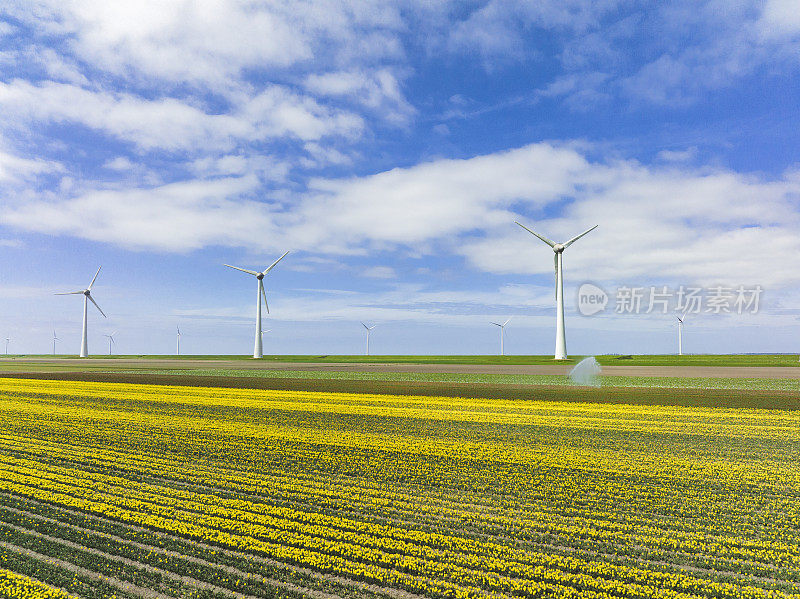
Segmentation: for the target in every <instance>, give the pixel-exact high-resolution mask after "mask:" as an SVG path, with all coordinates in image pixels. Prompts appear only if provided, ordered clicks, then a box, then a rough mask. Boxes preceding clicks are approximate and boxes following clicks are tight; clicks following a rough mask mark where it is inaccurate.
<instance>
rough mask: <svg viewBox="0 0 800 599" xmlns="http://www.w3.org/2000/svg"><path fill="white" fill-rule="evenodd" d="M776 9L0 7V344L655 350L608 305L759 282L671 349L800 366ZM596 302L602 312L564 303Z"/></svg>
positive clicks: (652, 319) (796, 241)
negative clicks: (581, 291) (89, 291)
mask: <svg viewBox="0 0 800 599" xmlns="http://www.w3.org/2000/svg"><path fill="white" fill-rule="evenodd" d="M794 4H795V3H794V2H792V1H790V0H766V1H761V2H749V1H733V0H728V1H724V2H723V1H720V2H696V1H691V2H688V1H687V2H664V3H634V2H616V1H614V0H605V1H601V2H589V1H583V0H567V1H564V0H560V1H557V2H556V1H553V2H550V1H548V0H545V1H543V2H535V3H534V2H522V1H514V0H489V1H482V2H455V3H452V2H445V1H443V2H437V3H429V2H413V1H399V2H397V1H395V2H390V3H378V2H360V1H358V2H349V3H346V4H345V5H343V3H336V2H326V1H325V2H323V1H320V2H314V1H309V2H301V3H298V2H288V1H287V2H281V1H274V2H259V1H250V2H233V1H231V0H214V1H211V0H197V1H192V2H190V1H175V2H162V1H160V0H159V1H156V0H152V1H147V2H130V3H108V2H102V1H100V0H96V1H95V0H74V1H64V0H59V1H55V0H36V1H27V2H19V3H18V2H15V1H14V0H11V1H10V2H5V3H3V6H2V7H0V202H2V210H0V256H1V257H2V260H1V261H0V265H1V266H0V305H2V311H0V336H2V337H10V338H11V340H12V341H11V342H10V344H9V348H10V351H11V352H14V353H34V352H36V353H40V352H48V351H51V350H52V335H53V330H54V329H55V330H56V332H57V334H58V337H59V338H60V341H59V345H58V350H59V352H64V353H74V352H77V350H78V347H79V331H80V317H81V306H80V299H79V298H75V297H56V296H54V295H52V294H53V293H54V292H58V291H71V290H74V289H79V288H82V287H83V286H85V285H86V284H88V282H89V280H90V279H91V277H92V275H93V273H94V271H95V270H96V268H97V266H99V265H101V264H102V265H103V271H102V273H101V275H100V277H99V279H98V282H97V284H96V287H95V292H94V295H95V297H96V299H97V301H98V303H99V304H100V306H101V307H103V309H104V311H105V312H106V313H107V314H108V319H103V318H102V317H101V316H100V314H99V313H97V312H96V311H94V312H92V313H91V314H90V328H89V334H90V351H92V352H97V353H99V352H103V351H107V345H106V341H105V338H104V337H103V334H104V333H110V332H112V331H118V333H117V337H116V338H117V351H119V352H120V353H170V352H172V351H174V342H175V338H174V337H175V336H174V331H175V326H176V325H180V327H181V330H182V332H183V333H184V336H183V341H182V348H183V350H184V351H185V352H186V353H241V354H245V353H249V352H250V351H251V347H252V337H253V312H254V308H255V307H254V305H253V303H254V297H253V296H254V295H255V287H256V285H255V281H254V280H252V279H251V278H249V277H248V276H246V275H244V274H243V273H238V272H236V271H232V270H230V269H227V268H224V267H223V266H222V264H223V263H230V264H236V265H239V266H243V267H245V268H252V269H255V268H264V267H266V266H267V265H268V264H269V263H271V262H272V261H273V260H274V259H275V258H276V257H277V256H279V255H280V254H281V253H283V252H284V251H286V250H287V249H288V250H291V253H290V254H289V256H288V257H287V258H286V259H285V260H284V261H283V262H281V264H280V265H279V266H278V267H277V268H276V269H275V270H274V271H273V272H272V273H270V275H269V276H268V277H267V281H266V282H267V290H268V295H269V299H270V309H271V314H270V316H269V319H268V322H267V323H266V324H265V328H268V329H270V332H269V333H267V334H266V336H265V351H266V352H268V353H310V354H332V353H359V352H361V351H363V347H364V331H363V328H362V327H361V325H360V324H359V321H362V320H363V321H367V322H369V323H377V324H378V328H376V329H375V331H374V332H373V336H372V341H371V349H372V351H373V353H493V352H496V351H497V349H498V345H499V343H498V340H497V330H496V327H493V326H491V325H490V324H489V321H491V320H497V319H500V318H502V319H505V318H507V317H509V316H513V317H514V318H513V320H512V322H511V324H510V325H509V326H508V328H507V342H506V349H507V351H508V352H509V353H543V354H544V353H549V352H552V346H553V337H554V332H553V329H554V308H553V274H552V257H551V256H552V252H551V251H550V250H549V249H548V248H547V247H546V246H545V245H544V244H542V243H541V242H539V241H538V240H536V239H535V238H533V237H531V236H530V235H529V234H527V233H526V232H525V231H523V230H522V229H520V228H519V227H517V226H516V225H514V220H520V221H521V222H524V223H526V224H527V225H528V226H530V227H531V228H533V229H534V230H537V231H539V232H541V233H543V234H545V235H547V236H549V237H551V238H555V239H557V240H560V239H568V238H570V237H572V236H573V235H576V234H577V233H579V232H581V231H583V230H585V229H587V228H588V227H590V226H592V225H595V224H599V225H600V226H599V228H598V229H597V230H596V231H594V232H592V233H591V234H590V235H588V236H587V237H586V238H584V239H582V240H580V242H578V243H576V244H575V245H574V246H572V247H570V249H569V250H568V251H567V252H566V253H565V258H564V264H565V279H566V291H565V295H566V298H567V340H568V349H569V350H570V352H571V353H575V354H588V353H601V352H615V353H644V352H648V353H649V352H654V353H666V352H672V351H674V350H675V327H674V322H675V321H674V315H673V314H671V313H669V314H655V313H651V314H639V315H630V314H615V313H614V310H613V301H614V300H613V298H614V294H615V290H616V289H617V288H619V287H621V286H628V287H631V286H642V287H646V288H649V286H665V285H666V286H668V287H669V288H670V289H676V288H678V287H679V286H680V285H687V286H691V285H694V286H700V287H704V288H708V287H711V286H714V285H725V286H731V287H735V286H738V285H744V286H748V287H753V286H755V285H760V286H761V287H762V288H763V289H764V293H763V296H762V297H761V305H760V310H759V313H758V314H750V313H747V314H742V315H738V314H714V313H705V312H704V313H700V314H696V315H691V316H690V317H689V319H688V320H687V325H686V329H685V332H684V349H685V351H687V352H730V351H736V352H767V351H775V352H796V351H798V347H800V341H799V339H800V319H798V315H800V267H798V264H800V260H798V257H799V256H800V235H799V234H800V167H799V166H798V165H799V164H800V162H799V159H800V158H799V156H798V148H799V147H800V144H799V143H798V142H799V141H800V132H798V128H797V126H796V119H797V114H798V107H799V106H798V105H799V104H800V85H798V83H800V11H797V10H796V6H795V5H794ZM586 281H591V282H593V283H595V284H597V285H599V286H600V287H601V288H603V289H605V290H606V291H607V292H608V293H609V294H610V295H611V296H612V300H611V304H612V305H610V307H609V309H608V310H607V311H606V312H605V313H603V314H600V315H596V316H592V317H585V316H581V315H579V314H578V313H577V312H576V289H577V288H578V286H579V285H580V284H581V283H583V282H586Z"/></svg>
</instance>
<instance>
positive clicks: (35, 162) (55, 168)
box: [0, 148, 63, 183]
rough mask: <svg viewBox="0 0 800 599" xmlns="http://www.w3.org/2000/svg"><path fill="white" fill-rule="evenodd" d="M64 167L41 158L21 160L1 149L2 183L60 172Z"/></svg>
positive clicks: (0, 173)
mask: <svg viewBox="0 0 800 599" xmlns="http://www.w3.org/2000/svg"><path fill="white" fill-rule="evenodd" d="M62 170H63V167H62V166H61V165H60V164H58V163H57V162H52V161H48V160H41V159H39V158H33V159H31V158H21V157H19V156H15V155H13V154H9V153H8V152H4V151H3V150H2V148H0V183H3V182H5V183H9V182H20V181H23V180H25V179H30V178H32V177H34V176H36V175H39V174H41V173H47V172H59V171H62Z"/></svg>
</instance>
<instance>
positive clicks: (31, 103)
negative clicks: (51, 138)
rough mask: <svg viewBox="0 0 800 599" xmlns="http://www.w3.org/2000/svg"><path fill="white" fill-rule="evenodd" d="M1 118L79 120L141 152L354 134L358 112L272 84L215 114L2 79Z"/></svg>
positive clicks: (168, 102)
mask: <svg viewBox="0 0 800 599" xmlns="http://www.w3.org/2000/svg"><path fill="white" fill-rule="evenodd" d="M0 107H2V109H3V114H2V116H0V121H2V122H3V123H4V124H5V125H6V126H7V127H13V126H19V125H20V124H23V123H28V124H31V123H37V122H52V123H61V122H69V123H78V124H81V125H85V126H87V127H89V128H91V129H95V130H98V131H101V132H103V133H106V134H108V135H111V136H113V137H116V138H119V139H121V140H125V141H129V142H131V143H133V144H134V145H135V146H137V147H138V148H139V149H141V150H145V151H146V150H152V149H155V148H158V149H163V150H171V151H175V150H191V149H198V148H205V149H218V148H230V147H232V146H233V145H235V143H236V141H237V140H239V141H261V140H267V139H270V138H276V137H277V138H280V137H291V138H297V139H300V140H318V139H320V138H322V137H324V136H326V135H345V136H353V135H357V134H358V133H359V132H360V131H361V128H362V125H363V122H362V120H361V118H360V117H358V116H357V115H354V114H351V113H347V112H344V111H338V110H333V109H330V108H327V107H323V106H321V105H319V104H318V103H317V102H316V101H314V100H313V99H311V98H308V97H303V96H300V95H298V94H296V93H294V92H292V91H291V90H288V89H286V88H284V87H281V86H271V87H269V88H267V89H265V90H264V91H263V92H261V93H259V94H258V95H256V96H254V97H252V98H250V99H248V100H246V101H245V102H243V103H242V104H241V105H240V106H237V107H235V108H234V110H232V111H231V112H230V113H228V114H213V113H209V112H205V111H203V110H201V109H200V108H197V107H195V106H192V105H191V104H188V103H186V102H182V101H180V100H177V99H174V98H162V99H156V100H147V99H143V98H141V97H138V96H134V95H131V94H127V93H111V92H98V91H92V90H88V89H84V88H82V87H79V86H75V85H71V84H63V83H55V82H46V83H41V84H38V85H35V84H31V83H29V82H27V81H22V80H19V79H17V80H14V81H11V82H10V83H2V82H0Z"/></svg>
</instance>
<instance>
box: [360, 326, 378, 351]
mask: <svg viewBox="0 0 800 599" xmlns="http://www.w3.org/2000/svg"><path fill="white" fill-rule="evenodd" d="M361 325H362V326H363V327H364V328H365V329H367V354H366V355H369V334H370V333H371V332H372V329H374V328H375V327H376V326H378V325H376V324H374V325H372V326H371V327H368V326H367V325H365V324H364V323H363V322H362V323H361Z"/></svg>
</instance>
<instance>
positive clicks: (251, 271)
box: [225, 264, 259, 277]
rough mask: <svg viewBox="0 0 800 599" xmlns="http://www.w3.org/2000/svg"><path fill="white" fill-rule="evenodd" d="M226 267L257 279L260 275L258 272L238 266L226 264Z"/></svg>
mask: <svg viewBox="0 0 800 599" xmlns="http://www.w3.org/2000/svg"><path fill="white" fill-rule="evenodd" d="M225 266H227V267H228V268H233V269H236V270H241V271H242V272H246V273H247V274H249V275H253V276H254V277H257V276H258V274H259V273H257V272H256V271H254V270H247V269H246V268H239V267H238V266H231V265H230V264H225Z"/></svg>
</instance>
